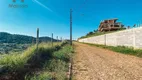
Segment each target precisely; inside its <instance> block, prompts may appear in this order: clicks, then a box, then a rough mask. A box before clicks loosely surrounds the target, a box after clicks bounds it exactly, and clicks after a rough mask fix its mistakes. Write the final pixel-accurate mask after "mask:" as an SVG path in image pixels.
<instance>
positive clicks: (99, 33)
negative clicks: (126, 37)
mask: <svg viewBox="0 0 142 80" xmlns="http://www.w3.org/2000/svg"><path fill="white" fill-rule="evenodd" d="M122 30H125V29H122ZM122 30H117V31H108V32H95V33H91V34H87V35H85V36H82V37H80V38H79V39H84V38H89V37H93V36H100V35H104V34H109V33H114V32H118V31H122Z"/></svg>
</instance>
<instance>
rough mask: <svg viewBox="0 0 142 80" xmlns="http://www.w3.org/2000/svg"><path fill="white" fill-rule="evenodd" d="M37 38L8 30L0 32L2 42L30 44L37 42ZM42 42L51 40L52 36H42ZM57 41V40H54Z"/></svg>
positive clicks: (40, 39)
mask: <svg viewBox="0 0 142 80" xmlns="http://www.w3.org/2000/svg"><path fill="white" fill-rule="evenodd" d="M35 41H36V38H35V37H32V36H26V35H19V34H10V33H7V32H0V43H17V44H28V43H32V42H35ZM39 41H40V42H49V41H51V38H50V37H40V38H39ZM53 41H57V40H55V39H54V40H53Z"/></svg>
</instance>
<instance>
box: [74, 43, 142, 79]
mask: <svg viewBox="0 0 142 80" xmlns="http://www.w3.org/2000/svg"><path fill="white" fill-rule="evenodd" d="M74 45H75V51H76V54H75V56H74V59H73V80H142V58H138V57H135V56H131V55H125V54H121V53H117V52H113V51H110V50H105V49H101V48H98V47H95V46H90V45H87V44H81V43H75V44H74Z"/></svg>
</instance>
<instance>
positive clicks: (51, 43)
mask: <svg viewBox="0 0 142 80" xmlns="http://www.w3.org/2000/svg"><path fill="white" fill-rule="evenodd" d="M51 45H52V47H53V33H52V35H51Z"/></svg>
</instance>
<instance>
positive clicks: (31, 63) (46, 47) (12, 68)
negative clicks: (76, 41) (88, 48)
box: [0, 43, 66, 80]
mask: <svg viewBox="0 0 142 80" xmlns="http://www.w3.org/2000/svg"><path fill="white" fill-rule="evenodd" d="M65 44H66V43H54V46H53V47H51V45H50V44H49V43H41V44H39V46H38V49H37V48H36V46H35V45H34V46H32V47H29V48H28V49H27V50H25V51H24V52H23V53H22V54H21V53H11V54H6V55H2V57H1V58H0V66H2V67H0V76H1V75H11V76H10V78H9V80H21V79H22V77H23V76H24V75H25V74H26V73H29V72H30V70H31V69H34V68H40V67H43V65H42V64H43V63H45V61H46V60H49V59H51V58H52V55H53V54H52V53H53V52H55V51H57V50H59V49H60V48H61V47H62V46H63V45H65ZM8 77H9V76H8ZM0 79H1V78H0ZM2 79H3V78H2ZM22 80H23V79H22Z"/></svg>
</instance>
